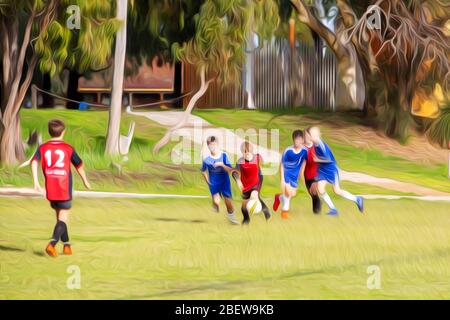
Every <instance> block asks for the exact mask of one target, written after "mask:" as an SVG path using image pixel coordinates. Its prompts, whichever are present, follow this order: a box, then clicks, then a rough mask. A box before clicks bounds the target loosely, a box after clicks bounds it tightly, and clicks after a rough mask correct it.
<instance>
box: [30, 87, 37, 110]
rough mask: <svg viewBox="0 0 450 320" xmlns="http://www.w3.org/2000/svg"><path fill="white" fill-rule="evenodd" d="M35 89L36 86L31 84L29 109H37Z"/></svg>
mask: <svg viewBox="0 0 450 320" xmlns="http://www.w3.org/2000/svg"><path fill="white" fill-rule="evenodd" d="M37 100H38V99H37V89H36V86H35V85H34V84H33V85H32V86H31V107H32V108H33V109H37Z"/></svg>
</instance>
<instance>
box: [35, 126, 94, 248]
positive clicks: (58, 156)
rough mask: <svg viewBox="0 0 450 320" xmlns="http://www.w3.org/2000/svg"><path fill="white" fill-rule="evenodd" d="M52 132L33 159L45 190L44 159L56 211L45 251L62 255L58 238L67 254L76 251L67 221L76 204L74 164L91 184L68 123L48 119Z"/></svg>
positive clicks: (48, 196)
mask: <svg viewBox="0 0 450 320" xmlns="http://www.w3.org/2000/svg"><path fill="white" fill-rule="evenodd" d="M48 133H49V134H50V137H51V139H50V140H49V141H47V142H45V143H43V144H41V145H40V146H39V147H38V149H37V151H36V153H35V154H34V157H33V159H32V161H31V170H32V173H33V181H34V189H35V190H36V191H38V192H42V191H43V190H42V188H41V186H40V184H39V179H38V164H39V161H41V166H42V172H43V174H44V178H45V191H46V196H47V199H48V200H49V201H50V205H51V207H52V208H53V209H54V210H55V212H56V225H55V228H54V230H53V237H52V239H51V241H50V242H49V243H48V245H47V247H46V248H45V251H46V252H47V254H48V255H49V256H51V257H56V256H58V253H57V252H56V249H55V246H56V244H57V243H58V241H59V240H60V239H61V241H62V242H63V243H64V250H63V252H64V254H67V255H70V254H72V249H71V247H70V243H69V232H68V230H67V223H68V219H69V212H70V211H69V210H70V208H71V206H72V203H71V200H72V171H71V168H70V166H71V164H73V165H74V166H75V168H76V170H77V172H78V174H79V175H80V177H81V179H82V180H83V183H84V185H85V187H86V188H87V189H90V188H91V186H90V184H89V181H88V179H87V177H86V173H85V171H84V169H83V162H82V161H81V159H80V157H79V156H78V154H77V153H76V152H75V150H74V149H73V147H72V146H71V145H69V144H67V143H65V142H64V141H63V138H64V133H65V126H64V122H63V121H61V120H57V119H55V120H50V121H49V122H48Z"/></svg>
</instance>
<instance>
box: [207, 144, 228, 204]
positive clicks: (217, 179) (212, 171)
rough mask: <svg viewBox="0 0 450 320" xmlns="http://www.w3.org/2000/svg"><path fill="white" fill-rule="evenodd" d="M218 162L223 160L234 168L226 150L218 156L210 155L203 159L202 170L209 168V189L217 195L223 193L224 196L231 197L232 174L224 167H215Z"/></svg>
mask: <svg viewBox="0 0 450 320" xmlns="http://www.w3.org/2000/svg"><path fill="white" fill-rule="evenodd" d="M217 162H223V164H224V165H226V166H227V167H230V168H232V165H231V162H230V160H229V159H228V156H227V154H226V153H225V152H222V153H221V155H220V156H219V157H217V158H214V157H212V156H208V157H206V158H205V159H203V165H202V169H201V170H202V172H205V171H206V170H208V176H209V183H210V185H209V191H210V192H211V195H215V194H217V193H219V194H221V195H222V196H223V197H226V198H231V183H230V176H229V175H228V172H227V171H226V170H225V169H224V168H222V167H214V164H215V163H217Z"/></svg>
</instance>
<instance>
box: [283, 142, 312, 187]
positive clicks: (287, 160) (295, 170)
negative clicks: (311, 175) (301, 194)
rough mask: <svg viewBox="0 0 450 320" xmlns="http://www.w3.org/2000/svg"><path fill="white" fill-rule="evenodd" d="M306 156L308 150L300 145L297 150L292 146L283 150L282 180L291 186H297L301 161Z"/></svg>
mask: <svg viewBox="0 0 450 320" xmlns="http://www.w3.org/2000/svg"><path fill="white" fill-rule="evenodd" d="M307 157H308V150H307V149H306V148H304V147H302V148H301V149H300V150H299V151H295V149H294V147H293V146H291V147H288V148H286V149H285V150H284V152H283V156H282V157H281V163H282V165H283V171H284V177H283V178H284V182H285V183H286V184H290V185H291V186H292V187H294V188H297V187H298V175H299V174H300V168H301V167H302V164H303V162H304V161H305V160H306V159H307Z"/></svg>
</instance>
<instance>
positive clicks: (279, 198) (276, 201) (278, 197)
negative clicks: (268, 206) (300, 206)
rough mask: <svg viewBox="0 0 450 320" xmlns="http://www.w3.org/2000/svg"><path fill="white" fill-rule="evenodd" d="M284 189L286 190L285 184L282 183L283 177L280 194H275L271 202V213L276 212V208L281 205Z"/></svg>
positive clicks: (282, 179) (282, 181) (282, 180)
mask: <svg viewBox="0 0 450 320" xmlns="http://www.w3.org/2000/svg"><path fill="white" fill-rule="evenodd" d="M285 188H286V182H285V181H284V177H283V176H281V181H280V190H281V193H277V194H275V197H274V201H273V206H272V209H273V211H277V210H278V208H279V207H280V204H282V202H283V195H284V192H285V191H284V190H285Z"/></svg>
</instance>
